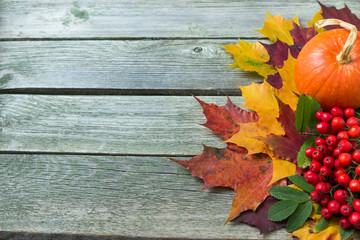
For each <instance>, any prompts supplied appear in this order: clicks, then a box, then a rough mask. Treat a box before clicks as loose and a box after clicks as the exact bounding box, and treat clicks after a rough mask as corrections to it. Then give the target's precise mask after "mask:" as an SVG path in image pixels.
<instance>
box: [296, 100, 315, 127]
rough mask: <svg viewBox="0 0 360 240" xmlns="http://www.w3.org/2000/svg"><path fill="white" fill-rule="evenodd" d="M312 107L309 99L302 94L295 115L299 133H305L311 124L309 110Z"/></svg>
mask: <svg viewBox="0 0 360 240" xmlns="http://www.w3.org/2000/svg"><path fill="white" fill-rule="evenodd" d="M310 105H311V103H310V100H309V98H308V97H307V96H305V95H304V94H302V95H301V96H300V97H299V100H298V103H297V107H296V114H295V127H296V130H297V131H298V132H305V130H306V127H307V126H308V124H309V122H310V111H309V110H308V108H309V106H310Z"/></svg>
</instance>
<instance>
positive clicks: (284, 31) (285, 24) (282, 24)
mask: <svg viewBox="0 0 360 240" xmlns="http://www.w3.org/2000/svg"><path fill="white" fill-rule="evenodd" d="M293 21H294V22H296V23H297V24H299V21H298V16H296V17H295V18H294V19H293ZM263 23H264V27H263V28H262V29H261V30H256V31H258V32H259V33H261V34H263V35H264V36H265V37H268V38H269V39H270V40H271V41H273V42H275V41H276V40H277V39H279V40H280V41H283V42H286V43H287V44H288V45H293V44H294V41H293V39H292V38H291V35H290V32H289V31H290V30H291V29H292V28H293V25H292V21H291V20H286V19H285V18H283V17H282V16H280V15H277V16H272V15H270V14H269V13H268V12H267V11H266V21H265V22H263ZM299 25H300V24H299Z"/></svg>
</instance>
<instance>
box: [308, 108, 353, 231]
mask: <svg viewBox="0 0 360 240" xmlns="http://www.w3.org/2000/svg"><path fill="white" fill-rule="evenodd" d="M355 114H356V113H355V110H354V109H353V108H345V109H342V108H340V107H333V108H332V109H331V111H330V112H322V111H318V112H317V113H316V114H315V117H316V119H317V120H318V121H319V123H318V124H317V125H316V130H317V133H318V134H317V136H318V137H317V138H316V139H315V141H314V144H313V146H311V147H309V148H307V149H306V150H305V156H306V157H308V158H310V159H311V160H312V161H311V163H310V165H309V170H308V171H307V172H305V174H304V177H305V180H306V181H307V182H308V183H310V184H312V185H314V186H315V190H314V191H313V192H312V193H311V194H310V199H311V200H312V201H314V202H319V203H320V205H321V206H322V210H321V215H322V216H323V217H324V218H331V217H332V216H334V215H336V216H339V217H340V220H339V224H340V227H342V228H344V229H345V228H350V227H351V226H353V227H354V228H356V229H360V181H359V177H360V149H358V143H359V142H360V120H359V119H358V118H357V117H356V116H355Z"/></svg>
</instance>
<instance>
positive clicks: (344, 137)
mask: <svg viewBox="0 0 360 240" xmlns="http://www.w3.org/2000/svg"><path fill="white" fill-rule="evenodd" d="M336 137H337V140H338V141H341V140H349V138H350V136H349V133H348V132H346V131H341V132H339V133H338V134H337V135H336Z"/></svg>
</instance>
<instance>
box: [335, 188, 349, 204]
mask: <svg viewBox="0 0 360 240" xmlns="http://www.w3.org/2000/svg"><path fill="white" fill-rule="evenodd" d="M347 197H348V195H347V192H346V191H345V190H342V189H339V190H336V191H335V192H334V199H335V200H336V201H338V202H339V203H346V199H347Z"/></svg>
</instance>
